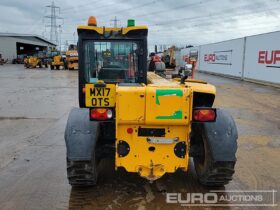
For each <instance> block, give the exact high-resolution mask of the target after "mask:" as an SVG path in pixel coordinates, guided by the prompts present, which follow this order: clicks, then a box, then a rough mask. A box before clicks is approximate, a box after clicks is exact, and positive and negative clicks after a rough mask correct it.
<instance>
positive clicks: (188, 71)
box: [180, 64, 193, 84]
mask: <svg viewBox="0 0 280 210" xmlns="http://www.w3.org/2000/svg"><path fill="white" fill-rule="evenodd" d="M192 68H193V65H192V64H185V66H184V68H183V69H182V73H181V82H180V83H181V84H185V80H186V79H187V78H188V76H190V75H191V74H192Z"/></svg>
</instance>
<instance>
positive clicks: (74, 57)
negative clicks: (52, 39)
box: [65, 50, 79, 70]
mask: <svg viewBox="0 0 280 210" xmlns="http://www.w3.org/2000/svg"><path fill="white" fill-rule="evenodd" d="M65 54H66V61H67V68H68V69H69V70H74V69H79V64H78V61H79V58H78V51H77V50H67V51H66V53H65Z"/></svg>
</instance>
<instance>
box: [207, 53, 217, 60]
mask: <svg viewBox="0 0 280 210" xmlns="http://www.w3.org/2000/svg"><path fill="white" fill-rule="evenodd" d="M204 61H205V62H215V61H216V55H215V53H213V54H205V55H204Z"/></svg>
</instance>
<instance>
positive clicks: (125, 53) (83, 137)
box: [65, 16, 237, 186]
mask: <svg viewBox="0 0 280 210" xmlns="http://www.w3.org/2000/svg"><path fill="white" fill-rule="evenodd" d="M78 36H79V39H78V52H79V86H78V89H79V105H80V107H79V108H74V109H72V110H71V112H70V114H69V117H68V121H67V125H66V129H65V142H66V149H67V153H66V163H67V176H68V180H69V183H70V184H71V185H72V186H91V185H95V184H97V178H98V173H99V170H100V169H101V168H100V167H98V165H99V164H100V162H101V160H102V159H103V158H108V157H113V158H114V160H115V169H116V170H117V169H119V168H124V169H125V170H126V171H127V172H130V173H138V174H139V175H140V176H141V177H143V178H145V179H147V180H149V181H154V180H157V179H159V178H160V177H162V176H163V175H164V174H166V173H169V174H170V173H175V172H176V171H177V170H183V171H184V172H187V171H188V165H189V161H190V158H191V157H192V158H193V161H194V166H195V170H196V174H197V179H198V181H199V182H200V183H201V184H202V185H204V186H223V185H225V184H228V183H229V181H230V180H231V179H232V175H233V173H234V166H235V162H236V150H237V129H236V126H235V123H234V121H233V119H232V117H231V116H230V115H229V114H228V113H227V112H225V111H224V110H222V109H219V108H214V107H213V103H214V100H215V96H216V88H215V87H214V86H213V85H211V84H208V83H207V82H205V81H198V80H189V79H188V75H185V74H184V72H183V73H182V75H181V78H180V79H179V80H174V79H169V80H168V79H166V78H163V77H161V76H159V75H157V74H155V73H154V72H147V69H148V68H147V53H148V50H147V36H148V28H147V27H146V26H135V22H134V20H128V26H127V27H123V28H111V27H103V26H102V27H98V26H97V23H96V19H95V17H92V16H91V17H90V18H89V20H88V25H86V26H79V27H78ZM187 181H188V179H187V176H186V182H187Z"/></svg>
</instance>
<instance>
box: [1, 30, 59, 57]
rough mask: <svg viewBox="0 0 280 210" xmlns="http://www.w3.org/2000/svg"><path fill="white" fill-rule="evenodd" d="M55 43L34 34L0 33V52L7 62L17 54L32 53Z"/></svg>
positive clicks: (50, 46)
mask: <svg viewBox="0 0 280 210" xmlns="http://www.w3.org/2000/svg"><path fill="white" fill-rule="evenodd" d="M55 47H56V45H55V44H54V43H51V42H50V41H48V40H46V39H44V38H42V37H40V36H38V35H34V34H17V33H0V54H2V58H3V59H8V61H9V62H11V61H12V59H14V58H16V57H17V56H18V55H33V54H35V53H36V52H38V51H43V50H44V51H45V50H50V49H51V48H55Z"/></svg>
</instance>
